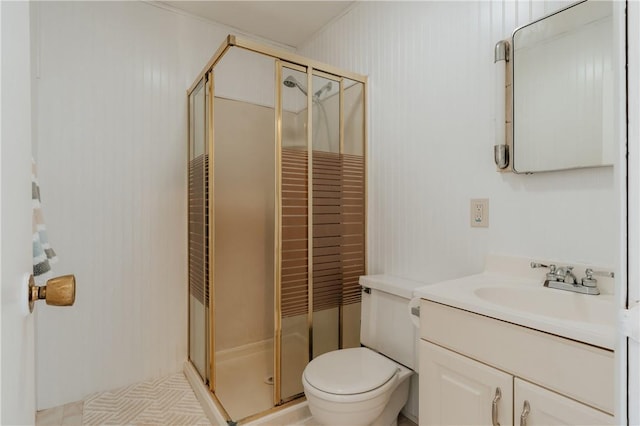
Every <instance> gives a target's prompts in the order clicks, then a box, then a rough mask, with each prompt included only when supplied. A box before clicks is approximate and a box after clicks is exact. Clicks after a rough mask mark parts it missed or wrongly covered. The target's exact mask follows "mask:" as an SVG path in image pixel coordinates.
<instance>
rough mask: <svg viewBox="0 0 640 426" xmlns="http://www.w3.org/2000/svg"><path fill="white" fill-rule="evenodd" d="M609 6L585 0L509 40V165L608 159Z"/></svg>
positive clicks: (590, 163)
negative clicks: (510, 90) (511, 162)
mask: <svg viewBox="0 0 640 426" xmlns="http://www.w3.org/2000/svg"><path fill="white" fill-rule="evenodd" d="M612 28H613V7H612V4H611V2H600V1H594V0H589V1H583V2H580V3H577V4H574V5H572V6H570V7H567V8H565V9H562V10H560V11H558V12H556V13H554V14H551V15H549V16H546V17H544V18H542V19H540V20H537V21H535V22H532V23H530V24H528V25H525V26H523V27H520V28H518V29H516V30H515V31H514V32H513V36H512V40H511V52H512V53H511V60H512V64H511V66H512V76H511V77H512V86H511V87H512V90H513V92H512V96H513V98H512V100H513V104H512V105H513V117H512V123H513V135H512V136H513V139H512V141H513V142H512V144H513V145H512V150H513V151H512V152H513V171H514V172H516V173H536V172H543V171H552V170H566V169H576V168H584V167H599V166H608V165H612V164H613V160H614V132H613V127H614V126H613V122H614V113H613V110H614V102H613V78H612V77H613V76H612V51H613V29H612Z"/></svg>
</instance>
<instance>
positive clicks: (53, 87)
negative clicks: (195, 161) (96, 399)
mask: <svg viewBox="0 0 640 426" xmlns="http://www.w3.org/2000/svg"><path fill="white" fill-rule="evenodd" d="M37 6H38V7H37V9H36V13H37V17H36V18H35V19H34V21H35V22H36V23H37V28H36V31H34V33H35V34H36V37H37V46H36V51H37V53H38V54H37V56H38V57H37V63H38V64H39V69H38V73H39V79H37V80H36V82H35V84H36V87H35V89H36V90H37V111H36V115H37V123H36V127H37V134H38V140H37V142H36V147H35V148H36V149H35V151H36V152H37V154H38V155H37V157H38V162H39V173H40V183H41V188H42V195H43V206H44V214H45V220H46V221H47V225H48V229H49V237H50V241H51V243H52V245H53V247H54V248H55V250H56V251H57V253H58V255H59V257H60V263H59V264H58V265H56V266H55V272H56V273H57V274H65V273H74V274H76V278H77V285H78V287H77V299H76V304H75V306H74V307H72V308H64V309H62V308H53V307H47V306H40V307H39V308H38V311H39V312H38V319H37V334H38V337H37V350H38V352H37V370H38V371H37V381H38V383H37V389H38V407H39V408H47V407H51V406H55V405H59V404H62V403H66V402H70V401H75V400H80V399H82V398H84V397H86V396H87V395H88V394H90V393H92V392H96V391H101V390H106V389H113V388H116V387H119V386H123V385H127V384H129V383H133V382H137V381H141V380H144V379H148V378H153V377H158V376H160V375H162V374H167V373H169V372H174V371H178V370H180V369H181V368H182V362H183V361H184V360H185V359H186V356H187V301H186V295H187V293H186V291H187V290H186V289H187V288H186V241H187V240H186V238H187V234H186V230H187V228H186V225H187V222H186V194H187V192H186V156H187V151H186V135H187V134H186V131H187V109H186V90H187V89H188V87H189V86H190V85H191V83H192V82H193V79H194V78H195V77H196V76H197V74H198V73H199V72H200V70H201V69H202V67H203V66H204V65H205V64H206V62H207V61H208V60H209V58H210V57H211V56H212V55H213V53H214V52H215V51H216V49H217V48H218V46H219V45H220V43H221V42H222V41H223V39H224V37H225V36H226V35H227V34H229V33H230V32H232V31H231V30H230V29H229V28H225V27H222V26H219V25H214V24H212V23H210V22H206V21H203V20H200V19H197V18H194V17H191V16H188V15H184V14H180V13H175V12H173V11H170V10H167V9H163V8H159V7H155V6H153V5H151V4H148V3H143V2H42V3H38V5H37Z"/></svg>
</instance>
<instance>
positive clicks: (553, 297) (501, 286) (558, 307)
mask: <svg viewBox="0 0 640 426" xmlns="http://www.w3.org/2000/svg"><path fill="white" fill-rule="evenodd" d="M543 276H544V274H543ZM542 284H543V281H542V280H540V279H532V278H530V277H528V276H514V275H513V274H510V275H506V274H504V273H500V272H497V271H495V270H493V271H487V272H484V273H481V274H477V275H471V276H468V277H464V278H459V279H454V280H449V281H443V282H440V283H437V284H431V285H427V286H424V287H419V288H417V289H416V290H415V291H414V296H415V297H421V298H423V299H427V300H431V301H434V302H438V303H442V304H445V305H448V306H452V307H455V308H460V309H464V310H466V311H470V312H475V313H477V314H481V315H485V316H488V317H492V318H495V319H499V320H503V321H507V322H510V323H513V324H518V325H521V326H524V327H529V328H532V329H536V330H540V331H544V332H547V333H551V334H555V335H558V336H562V337H566V338H569V339H572V340H576V341H580V342H584V343H587V344H591V345H595V346H598V347H601V348H605V349H609V350H613V349H614V346H615V340H616V329H615V324H616V309H615V303H614V298H613V296H612V295H610V294H600V295H597V296H592V295H584V294H578V293H574V292H569V291H563V290H556V289H550V288H546V287H543V285H542Z"/></svg>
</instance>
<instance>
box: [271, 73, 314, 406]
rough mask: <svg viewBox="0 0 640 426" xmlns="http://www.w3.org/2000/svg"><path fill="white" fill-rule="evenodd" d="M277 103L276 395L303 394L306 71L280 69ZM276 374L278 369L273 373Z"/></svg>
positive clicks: (306, 278)
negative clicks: (278, 287) (279, 189)
mask: <svg viewBox="0 0 640 426" xmlns="http://www.w3.org/2000/svg"><path fill="white" fill-rule="evenodd" d="M279 71H280V72H279V75H280V84H279V86H280V89H281V93H282V96H281V105H280V109H279V113H280V116H281V117H280V123H281V129H280V135H281V141H282V142H281V174H280V175H281V187H282V197H281V210H282V214H281V251H280V253H281V254H280V256H281V268H280V282H281V291H280V300H279V303H280V321H281V324H280V330H281V331H280V354H281V359H280V360H278V359H277V357H276V363H278V362H280V366H279V367H280V368H279V371H280V389H279V390H280V395H276V402H281V401H286V400H289V399H291V398H292V397H294V396H296V395H299V394H302V393H303V392H304V390H303V388H302V380H301V378H302V372H303V371H304V368H305V367H306V365H307V363H308V362H309V226H308V225H309V219H308V212H309V208H308V207H309V188H308V185H309V180H308V174H309V149H308V137H307V117H308V107H307V94H306V89H305V87H306V86H307V74H306V70H305V69H304V68H301V67H296V66H295V65H291V64H290V65H288V66H282V67H281V68H280V70H279ZM276 370H278V368H277V369H276Z"/></svg>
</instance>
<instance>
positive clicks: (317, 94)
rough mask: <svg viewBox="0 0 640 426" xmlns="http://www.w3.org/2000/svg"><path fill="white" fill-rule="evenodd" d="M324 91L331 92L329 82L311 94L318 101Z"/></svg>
mask: <svg viewBox="0 0 640 426" xmlns="http://www.w3.org/2000/svg"><path fill="white" fill-rule="evenodd" d="M325 90H326V91H327V93H328V92H330V91H331V82H328V83H327V84H325V85H324V86H322V87H321V88H320V90H318V91H317V92H316V93H314V94H313V96H314V97H316V98H318V99H319V98H320V95H322V92H324V91H325Z"/></svg>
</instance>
